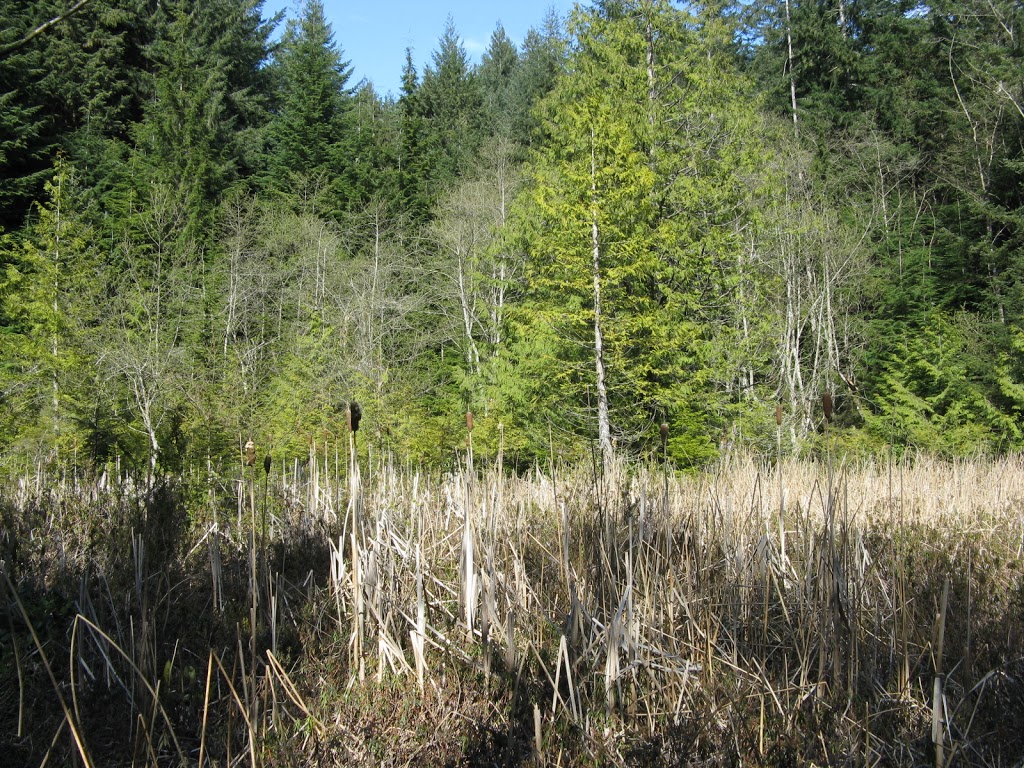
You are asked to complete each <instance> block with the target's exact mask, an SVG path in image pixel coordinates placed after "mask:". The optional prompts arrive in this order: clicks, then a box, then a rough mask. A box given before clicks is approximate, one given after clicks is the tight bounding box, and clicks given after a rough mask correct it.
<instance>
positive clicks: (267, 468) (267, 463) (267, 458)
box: [263, 453, 272, 475]
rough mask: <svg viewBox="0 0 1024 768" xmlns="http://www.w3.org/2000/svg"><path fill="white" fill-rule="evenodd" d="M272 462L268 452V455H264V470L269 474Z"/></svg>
mask: <svg viewBox="0 0 1024 768" xmlns="http://www.w3.org/2000/svg"><path fill="white" fill-rule="evenodd" d="M271 463H272V462H271V459H270V454H269V453H268V454H267V455H266V456H264V457H263V471H264V472H265V473H266V474H268V475H269V474H270V465H271Z"/></svg>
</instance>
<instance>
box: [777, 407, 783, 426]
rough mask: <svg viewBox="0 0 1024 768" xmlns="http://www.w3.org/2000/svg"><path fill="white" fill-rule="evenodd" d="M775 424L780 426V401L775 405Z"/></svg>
mask: <svg viewBox="0 0 1024 768" xmlns="http://www.w3.org/2000/svg"><path fill="white" fill-rule="evenodd" d="M775 426H777V427H781V426H782V403H779V404H778V405H776V406H775Z"/></svg>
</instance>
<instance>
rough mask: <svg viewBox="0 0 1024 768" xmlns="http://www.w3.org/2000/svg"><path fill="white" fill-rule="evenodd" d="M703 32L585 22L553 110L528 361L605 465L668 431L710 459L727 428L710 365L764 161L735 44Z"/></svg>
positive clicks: (676, 447) (665, 14)
mask: <svg viewBox="0 0 1024 768" xmlns="http://www.w3.org/2000/svg"><path fill="white" fill-rule="evenodd" d="M620 11H621V12H620ZM698 23H699V25H700V32H698V33H696V34H694V35H691V34H690V33H689V32H688V29H689V28H693V27H694V26H697V24H695V21H694V20H692V19H687V18H686V17H684V16H682V15H681V14H680V12H678V11H675V10H672V9H671V8H670V7H669V6H668V4H667V3H661V2H638V3H629V4H622V5H621V8H619V9H617V11H616V13H614V14H611V13H602V12H597V11H594V12H590V13H577V14H576V15H575V16H574V17H573V19H572V22H571V24H572V29H573V32H574V38H575V39H574V49H573V53H572V54H571V56H570V61H569V69H568V73H567V75H566V76H565V77H564V78H563V79H562V80H561V81H560V82H559V83H558V84H557V85H556V87H555V90H554V91H553V92H552V94H551V96H550V97H549V99H548V100H547V101H546V102H545V105H544V108H545V116H546V121H545V127H546V131H547V137H546V141H545V150H544V152H543V154H542V158H541V161H540V163H539V165H538V168H537V171H536V181H535V185H534V191H533V200H532V205H533V211H534V213H533V216H535V219H534V220H533V224H532V228H531V229H530V232H529V248H530V259H529V262H528V279H529V296H528V300H527V303H526V305H525V307H526V308H528V312H529V317H530V318H532V319H531V320H529V321H528V322H527V324H526V326H525V327H523V328H521V329H520V331H519V339H520V342H521V343H522V344H523V345H524V346H523V347H522V349H521V352H520V355H521V356H522V359H523V360H524V362H525V364H526V365H527V366H530V365H535V364H538V363H535V362H533V363H531V362H528V358H530V357H532V358H534V359H535V360H536V358H537V357H538V356H539V355H543V356H545V357H546V358H547V359H546V360H545V361H544V362H542V363H539V365H540V366H541V368H542V370H543V373H541V372H540V371H536V372H533V375H532V376H530V378H534V377H536V382H537V383H536V386H535V391H534V394H533V395H531V397H532V398H534V399H536V400H539V401H541V402H546V404H547V409H546V411H545V414H544V415H545V416H546V417H550V418H552V419H553V420H556V423H560V424H562V425H563V426H564V427H566V428H568V429H570V430H571V431H573V432H578V431H584V432H589V433H591V434H594V433H596V434H597V435H598V438H599V444H600V446H601V450H602V451H603V452H604V453H605V454H606V455H607V454H608V453H609V452H610V447H611V440H612V437H613V435H617V436H618V438H619V439H620V440H622V441H624V442H625V443H626V444H632V445H636V446H639V445H642V444H643V443H644V441H645V440H646V439H650V437H649V435H650V425H651V424H656V423H658V422H660V421H662V420H663V419H666V418H667V419H668V420H669V421H670V423H671V424H672V426H673V428H672V434H673V439H672V444H671V448H672V450H673V452H674V454H675V455H676V456H677V457H678V458H679V459H681V460H685V461H700V460H702V459H704V458H706V457H707V456H708V455H709V454H710V453H711V452H712V451H713V444H712V442H711V440H710V438H711V435H712V434H713V433H715V431H716V429H718V428H720V426H721V423H722V419H723V413H722V412H721V407H722V404H721V402H720V400H719V397H720V395H719V392H718V388H717V387H716V382H718V381H721V380H722V379H723V378H724V376H725V373H726V372H725V371H724V370H723V369H722V368H721V367H718V366H717V365H716V363H715V358H714V356H713V355H712V354H711V352H712V350H713V349H714V348H715V347H716V346H717V345H718V343H719V342H728V340H727V339H719V338H718V329H719V328H721V327H723V326H725V325H727V323H726V322H725V321H727V320H728V319H729V313H730V311H731V308H730V307H729V306H728V304H723V302H722V301H721V298H720V297H721V296H722V295H726V296H732V295H733V290H734V282H733V273H734V269H733V268H734V262H735V259H736V255H737V252H738V241H737V240H736V232H737V230H736V226H737V225H738V224H739V223H740V221H741V220H742V219H743V218H744V217H745V216H746V215H747V213H746V211H745V208H744V205H745V200H746V195H747V192H746V191H745V186H746V185H748V184H749V178H750V175H751V174H753V173H755V172H756V168H757V162H758V157H759V152H760V150H759V149H758V147H757V144H756V141H755V142H749V143H748V142H747V141H745V139H744V138H743V137H744V136H745V135H749V134H748V133H747V132H748V130H749V128H750V127H752V125H753V122H752V120H753V116H752V113H751V112H750V111H749V106H748V105H745V104H744V103H743V101H742V98H741V94H742V93H743V88H742V83H743V81H742V79H741V78H740V77H739V76H738V75H737V74H736V73H735V69H734V67H733V65H731V64H730V62H729V58H728V56H729V53H728V50H727V48H728V46H727V44H726V43H725V40H726V39H727V34H726V33H725V31H723V30H722V29H720V28H719V26H718V25H717V21H716V19H714V18H709V19H700V20H699V22H698ZM730 69H731V70H732V71H731V73H730ZM725 73H730V74H728V75H726V74H725ZM556 361H557V362H556ZM591 406H593V407H594V408H596V419H595V420H594V421H591V419H594V416H593V412H592V411H591V410H590V409H591ZM587 424H593V425H594V429H593V431H591V429H589V428H586V425H587Z"/></svg>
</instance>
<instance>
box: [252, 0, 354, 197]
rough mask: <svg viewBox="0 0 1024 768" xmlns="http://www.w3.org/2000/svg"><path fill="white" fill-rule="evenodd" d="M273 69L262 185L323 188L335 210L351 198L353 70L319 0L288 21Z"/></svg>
mask: <svg viewBox="0 0 1024 768" xmlns="http://www.w3.org/2000/svg"><path fill="white" fill-rule="evenodd" d="M275 67H276V69H277V73H278V78H279V81H280V87H281V89H282V92H281V99H280V103H279V105H278V111H277V114H276V116H275V117H274V119H273V121H272V122H271V125H270V129H269V145H270V146H269V157H268V162H267V171H266V173H267V178H266V186H267V187H268V188H270V189H272V190H275V191H279V192H286V191H290V192H292V193H295V192H296V191H297V190H303V191H305V190H308V189H311V188H312V189H315V188H316V187H318V186H323V187H324V191H326V192H327V193H328V199H327V201H326V203H325V204H326V205H327V206H328V209H330V210H338V209H340V208H342V207H344V203H345V201H346V200H348V199H349V197H350V195H351V190H348V189H345V188H343V182H344V172H345V169H344V166H345V163H346V150H347V149H348V147H347V145H346V130H347V127H348V120H349V112H350V110H351V107H352V91H351V90H350V88H349V86H348V81H349V78H350V77H351V72H352V70H351V67H350V66H349V64H348V62H347V61H345V60H343V58H342V53H341V49H340V48H339V47H338V46H337V44H336V43H335V40H334V32H333V31H332V29H331V26H330V24H329V23H328V22H327V20H326V18H325V16H324V7H323V3H322V2H320V0H306V2H305V3H304V4H303V5H302V7H301V10H300V15H299V18H298V19H293V20H290V21H289V22H288V27H287V29H286V30H285V34H284V37H283V38H282V40H281V44H280V48H279V50H278V52H277V56H276V59H275Z"/></svg>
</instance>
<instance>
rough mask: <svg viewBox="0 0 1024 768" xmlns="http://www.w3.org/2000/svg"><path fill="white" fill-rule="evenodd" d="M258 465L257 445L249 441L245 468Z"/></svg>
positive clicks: (246, 448) (246, 447)
mask: <svg viewBox="0 0 1024 768" xmlns="http://www.w3.org/2000/svg"><path fill="white" fill-rule="evenodd" d="M255 463H256V443H254V442H253V441H252V440H247V441H246V443H245V466H247V467H251V466H252V465H253V464H255Z"/></svg>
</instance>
